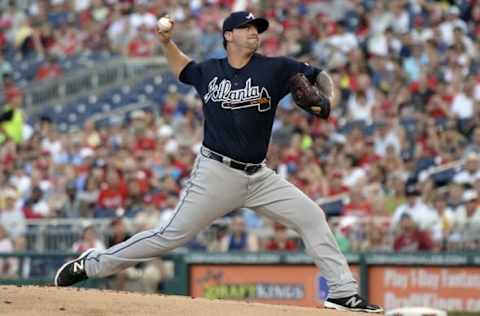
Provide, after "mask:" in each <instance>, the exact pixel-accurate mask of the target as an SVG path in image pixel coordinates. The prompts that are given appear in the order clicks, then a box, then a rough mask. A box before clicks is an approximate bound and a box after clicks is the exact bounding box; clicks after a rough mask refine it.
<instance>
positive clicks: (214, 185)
mask: <svg viewBox="0 0 480 316" xmlns="http://www.w3.org/2000/svg"><path fill="white" fill-rule="evenodd" d="M225 168H226V169H225ZM232 171H233V170H231V169H230V168H228V167H226V166H223V165H221V164H220V165H218V163H217V162H216V161H212V160H209V159H207V158H204V157H199V158H198V160H197V164H196V165H195V167H194V169H193V171H192V176H191V179H190V180H189V183H188V184H187V185H186V188H185V190H184V192H183V194H182V196H181V198H180V201H179V203H178V205H177V207H176V209H175V213H174V215H173V216H172V218H171V219H170V220H169V221H168V222H166V223H163V225H162V226H160V227H159V228H156V229H152V230H148V231H144V232H141V233H138V234H136V235H134V236H133V237H132V238H130V239H129V240H127V241H125V242H123V243H120V244H118V245H115V246H113V247H111V248H109V249H107V250H105V251H102V252H97V251H94V252H93V253H91V254H89V255H88V257H87V259H86V267H85V270H86V273H87V276H88V277H104V276H108V275H111V274H114V273H116V272H118V271H120V270H122V269H125V268H127V267H130V266H133V265H135V264H136V263H138V262H141V261H146V260H150V259H152V258H154V257H158V256H160V255H162V254H164V253H165V252H167V251H169V250H172V249H174V248H176V247H178V246H180V245H182V244H184V243H186V242H187V241H188V240H190V239H191V238H192V237H194V236H195V235H196V234H197V233H198V232H199V231H201V230H202V229H204V228H205V227H207V226H208V225H209V224H210V223H211V222H212V221H214V220H215V219H216V218H218V217H220V216H223V215H224V214H226V213H227V212H229V211H231V210H233V209H235V208H238V207H241V206H242V205H243V203H244V200H245V197H246V181H245V180H243V183H242V179H241V178H238V177H237V174H235V173H232Z"/></svg>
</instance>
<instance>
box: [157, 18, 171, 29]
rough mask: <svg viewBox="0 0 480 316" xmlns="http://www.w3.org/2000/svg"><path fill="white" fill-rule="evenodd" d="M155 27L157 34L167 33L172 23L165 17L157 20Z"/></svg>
mask: <svg viewBox="0 0 480 316" xmlns="http://www.w3.org/2000/svg"><path fill="white" fill-rule="evenodd" d="M157 27H158V31H159V32H167V31H170V29H171V28H172V21H171V20H170V19H169V18H167V17H162V18H160V19H158V22H157Z"/></svg>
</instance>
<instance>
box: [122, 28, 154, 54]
mask: <svg viewBox="0 0 480 316" xmlns="http://www.w3.org/2000/svg"><path fill="white" fill-rule="evenodd" d="M155 45H156V42H155V40H154V37H151V36H150V34H149V33H147V32H145V31H142V30H141V31H140V32H139V33H138V34H137V36H135V37H134V38H133V39H132V41H131V42H130V43H129V44H128V47H127V50H128V51H127V54H128V57H152V56H153V55H154V53H155Z"/></svg>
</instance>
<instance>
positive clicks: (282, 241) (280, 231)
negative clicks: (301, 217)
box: [265, 223, 298, 251]
mask: <svg viewBox="0 0 480 316" xmlns="http://www.w3.org/2000/svg"><path fill="white" fill-rule="evenodd" d="M273 231H274V235H273V238H272V239H270V240H269V241H268V242H267V244H266V245H265V249H267V250H270V251H296V250H297V248H298V247H297V243H296V242H295V241H294V240H293V239H291V238H288V234H287V228H286V227H285V226H283V225H282V224H280V223H275V224H274V225H273Z"/></svg>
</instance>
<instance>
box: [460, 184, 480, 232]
mask: <svg viewBox="0 0 480 316" xmlns="http://www.w3.org/2000/svg"><path fill="white" fill-rule="evenodd" d="M463 200H464V202H465V204H464V205H463V206H461V207H459V208H458V210H457V214H456V218H457V222H458V228H459V230H460V231H464V230H466V229H468V228H473V227H477V228H479V229H480V207H479V204H478V202H479V201H478V194H477V192H476V191H474V190H467V191H465V193H464V194H463Z"/></svg>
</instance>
